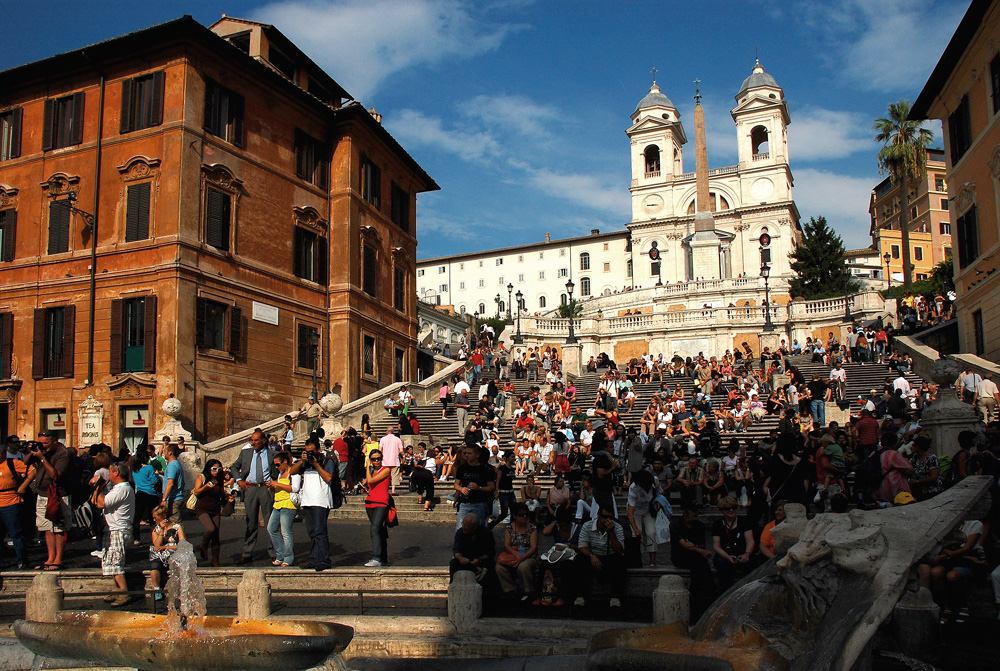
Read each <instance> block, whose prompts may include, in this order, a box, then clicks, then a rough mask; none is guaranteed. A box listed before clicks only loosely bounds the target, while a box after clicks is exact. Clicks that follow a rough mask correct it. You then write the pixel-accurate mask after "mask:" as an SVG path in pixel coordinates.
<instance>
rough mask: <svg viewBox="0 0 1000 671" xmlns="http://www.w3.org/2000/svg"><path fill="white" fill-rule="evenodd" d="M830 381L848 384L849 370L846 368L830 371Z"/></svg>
mask: <svg viewBox="0 0 1000 671" xmlns="http://www.w3.org/2000/svg"><path fill="white" fill-rule="evenodd" d="M830 379H831V380H839V381H841V382H847V370H846V369H844V368H839V369H838V368H834V369H833V370H831V371H830Z"/></svg>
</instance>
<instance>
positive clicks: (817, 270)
mask: <svg viewBox="0 0 1000 671" xmlns="http://www.w3.org/2000/svg"><path fill="white" fill-rule="evenodd" d="M804 229H805V231H804V232H805V235H804V237H803V238H802V242H800V243H799V245H798V247H796V248H795V251H794V252H793V253H792V257H791V258H792V264H791V265H792V270H793V271H794V272H795V273H796V275H797V277H796V278H795V279H793V280H792V282H791V287H790V290H791V293H792V297H793V298H798V297H800V296H801V297H802V298H805V299H807V300H814V299H818V298H833V297H835V296H843V295H844V294H845V293H848V292H851V291H855V290H856V289H857V287H858V282H857V280H855V279H853V278H852V277H851V276H850V274H849V273H848V272H847V267H846V266H845V264H844V241H843V240H841V238H840V236H839V235H837V234H836V233H835V232H834V230H833V229H832V228H830V226H829V225H828V224H827V223H826V217H820V218H818V219H817V218H815V217H810V218H809V221H808V222H807V223H806V224H805V227H804Z"/></svg>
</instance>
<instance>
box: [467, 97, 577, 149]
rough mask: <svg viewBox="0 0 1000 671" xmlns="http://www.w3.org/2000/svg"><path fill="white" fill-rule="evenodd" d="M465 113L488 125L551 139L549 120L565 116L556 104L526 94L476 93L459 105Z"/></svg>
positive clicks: (533, 136)
mask: <svg viewBox="0 0 1000 671" xmlns="http://www.w3.org/2000/svg"><path fill="white" fill-rule="evenodd" d="M459 111H461V112H462V114H464V115H465V116H467V117H469V118H472V119H478V120H480V121H482V122H483V123H484V124H486V125H487V126H490V127H493V128H501V129H504V130H507V131H510V132H512V133H515V134H517V135H520V136H524V137H527V138H531V139H549V138H551V134H550V133H549V131H548V129H547V128H545V124H547V123H549V122H552V121H555V120H558V119H560V118H561V117H562V114H561V113H560V112H559V110H557V109H555V108H554V107H546V106H544V105H539V104H537V103H535V102H534V101H532V100H530V99H528V98H525V97H523V96H476V97H475V98H473V99H472V100H468V101H466V102H465V103H462V104H461V105H459Z"/></svg>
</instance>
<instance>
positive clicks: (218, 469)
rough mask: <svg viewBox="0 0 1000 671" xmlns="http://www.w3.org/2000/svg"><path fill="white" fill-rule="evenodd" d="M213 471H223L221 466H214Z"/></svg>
mask: <svg viewBox="0 0 1000 671" xmlns="http://www.w3.org/2000/svg"><path fill="white" fill-rule="evenodd" d="M211 470H213V471H221V470H222V468H221V467H220V466H212V469H211Z"/></svg>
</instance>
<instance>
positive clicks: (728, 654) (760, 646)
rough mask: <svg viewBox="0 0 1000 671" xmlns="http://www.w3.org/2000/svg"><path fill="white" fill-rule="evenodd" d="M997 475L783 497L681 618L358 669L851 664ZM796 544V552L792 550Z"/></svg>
mask: <svg viewBox="0 0 1000 671" xmlns="http://www.w3.org/2000/svg"><path fill="white" fill-rule="evenodd" d="M991 482H992V478H991V477H989V476H971V477H969V478H966V479H965V480H963V481H962V482H960V483H958V484H957V485H955V486H954V487H952V488H951V489H948V490H947V491H945V492H943V493H941V494H939V495H938V496H936V497H934V498H933V499H930V500H928V501H924V502H922V503H916V504H911V505H907V506H901V507H897V508H892V509H888V510H873V511H863V510H854V511H851V512H850V513H848V514H844V515H837V514H829V513H827V514H821V515H817V516H816V517H814V518H813V519H811V520H807V519H806V511H805V507H803V506H801V505H799V504H788V505H786V506H785V512H786V515H787V519H786V520H785V522H783V523H782V524H780V525H778V526H776V527H775V528H774V531H773V532H772V533H773V534H774V537H775V549H776V550H777V551H778V553H779V555H781V554H782V553H784V556H783V557H781V559H772V560H771V561H769V562H768V563H766V564H765V565H763V566H762V567H760V568H758V569H757V570H756V571H754V572H753V573H752V574H750V575H749V576H747V577H746V578H744V579H743V580H742V581H740V582H739V583H737V584H736V585H734V586H733V587H732V588H731V589H730V590H729V591H728V592H726V593H725V594H723V595H722V596H721V597H720V598H719V599H718V600H717V601H716V602H715V603H714V604H713V605H712V607H711V608H709V610H708V611H706V612H705V614H704V615H703V616H702V617H701V619H700V620H699V621H698V623H697V624H696V625H695V626H694V627H692V628H691V630H690V631H688V628H687V626H685V625H684V624H683V623H677V624H671V625H666V626H660V627H648V628H638V629H617V630H610V631H606V632H603V633H600V634H597V635H596V636H594V637H593V638H592V639H591V640H590V645H589V647H588V654H587V655H586V656H582V655H566V656H562V657H547V658H538V659H537V660H534V659H533V658H530V657H528V658H520V659H505V660H476V659H462V660H456V659H450V660H440V661H436V660H426V659H423V660H382V659H371V658H369V659H352V660H350V662H349V668H351V669H352V671H418V670H419V671H449V670H450V669H454V668H456V667H460V668H463V669H466V670H467V671H507V670H508V669H536V668H537V669H539V670H544V671H563V670H565V671H581V669H582V670H584V671H622V670H623V669H642V670H643V671H671V670H674V671H682V670H683V671H734V670H737V671H744V670H746V671H750V670H756V669H765V670H767V671H814V670H815V671H851V670H852V669H859V668H867V661H866V655H867V654H868V653H870V652H871V641H872V639H873V637H874V635H875V633H876V631H877V630H878V628H879V627H880V626H881V625H882V623H883V622H884V621H885V620H886V619H887V618H888V616H889V615H890V614H891V613H892V612H893V609H894V608H895V606H896V604H897V602H898V601H899V600H900V597H902V596H903V595H904V593H905V592H906V590H907V587H908V583H912V581H911V580H910V578H911V577H912V576H911V568H912V567H913V566H914V564H916V563H918V562H919V560H920V559H921V557H923V556H924V555H925V554H927V553H928V552H929V551H931V550H932V549H934V548H935V547H936V546H938V545H939V544H940V543H941V542H942V541H943V540H944V539H945V537H946V536H947V535H948V534H949V533H951V531H952V530H953V529H955V528H956V527H958V526H959V525H960V524H961V523H962V522H963V521H965V520H966V519H967V518H968V516H969V514H970V513H972V512H973V511H974V510H977V505H978V504H979V502H981V501H982V500H983V499H984V498H985V496H988V495H986V492H987V489H988V488H989V486H990V484H991ZM786 550H787V552H785V551H786Z"/></svg>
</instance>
